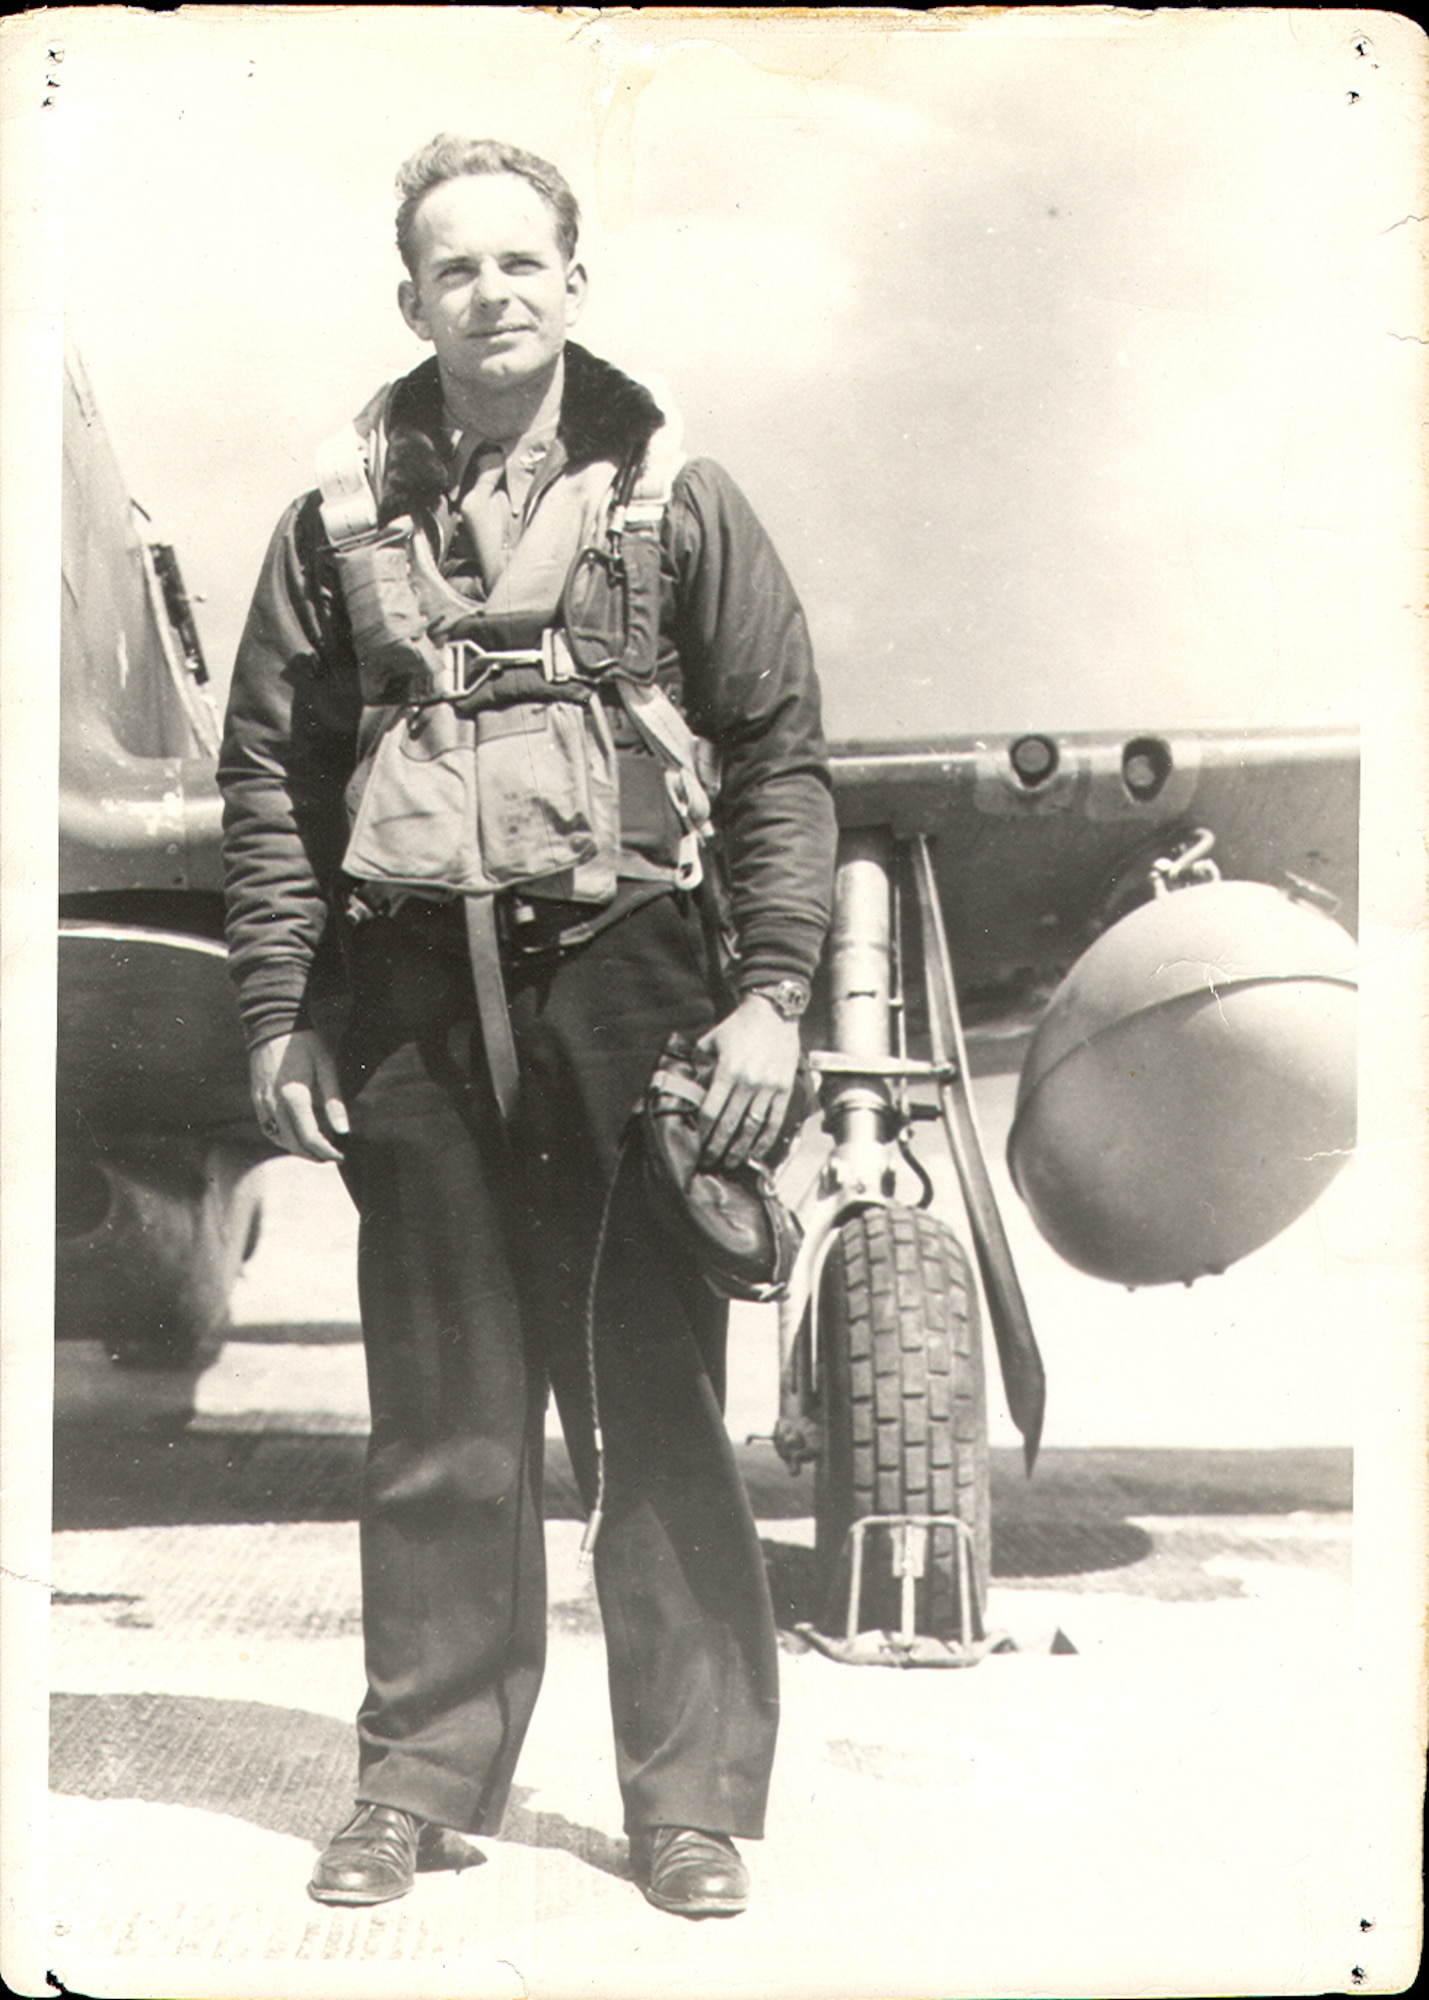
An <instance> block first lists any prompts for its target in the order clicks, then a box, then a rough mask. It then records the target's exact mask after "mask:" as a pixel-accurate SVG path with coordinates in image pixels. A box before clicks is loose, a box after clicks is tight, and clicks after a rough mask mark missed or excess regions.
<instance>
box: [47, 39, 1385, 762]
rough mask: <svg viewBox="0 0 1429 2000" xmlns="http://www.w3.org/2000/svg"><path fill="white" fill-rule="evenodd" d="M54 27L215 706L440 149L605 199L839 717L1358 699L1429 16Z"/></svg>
mask: <svg viewBox="0 0 1429 2000" xmlns="http://www.w3.org/2000/svg"><path fill="white" fill-rule="evenodd" d="M53 19H54V28H53V34H54V36H55V37H56V38H60V39H62V41H63V45H64V51H65V53H64V60H63V64H62V65H61V66H60V67H59V70H58V74H59V76H60V79H61V81H60V85H59V87H58V89H57V91H56V92H55V96H56V100H57V101H56V104H55V106H54V107H53V109H54V110H55V111H56V113H57V114H58V116H59V117H60V118H61V119H62V120H63V121H64V122H63V125H62V127H61V131H62V134H63V138H62V145H61V148H60V158H61V160H62V163H63V189H62V193H61V194H60V196H59V198H58V199H57V201H56V207H55V211H54V214H53V218H52V221H53V222H54V223H57V224H58V225H59V226H62V228H63V232H64V253H63V254H64V270H65V312H66V323H67V328H68V331H69V333H70V335H71V336H72V338H73V339H74V340H75V342H76V344H77V345H78V346H79V348H80V350H81V352H82V355H83V357H84V360H85V363H86V365H87V367H88V370H89V373H90V376H91V379H92V382H93V385H94V388H95V392H96V395H97V398H98V402H99V406H100V408H101V410H102V411H103V413H104V416H105V420H106V422H107V424H108V427H109V430H110V433H111V436H112V439H113V442H114V445H115V447H116V450H117V452H118V454H119V458H120V462H121V465H122V467H123V470H124V474H125V477H126V479H127V481H128V483H129V485H130V487H131V489H132V491H133V492H134V493H135V495H136V497H137V498H138V499H139V500H140V501H141V502H142V503H143V505H144V507H145V508H146V509H147V510H148V512H149V513H150V515H151V516H152V517H153V519H154V522H155V525H156V531H157V532H158V533H159V534H160V535H162V536H163V537H164V538H165V539H168V540H171V541H172V542H174V543H175V545H176V546H177V548H178V552H179V556H180V560H181V562H182V564H183V567H184V571H185V574H186V577H187V580H188V583H189V585H190V588H191V590H192V591H193V592H194V593H195V594H196V595H197V596H198V598H199V599H200V602H199V606H198V618H199V626H200V631H201V635H202V637H203V640H204V643H205V646H206V649H207V651H208V654H209V656H210V660H211V664H212V666H213V669H214V673H215V677H216V679H217V680H218V682H219V684H220V686H221V685H223V684H224V683H225V682H226V679H227V675H228V671H229V667H230V665H231V660H232V655H233V650H234V647H235V645H236V642H237V638H238V634H239V631H240V629H241V624H242V619H243V615H244V611H245V609H246V603H247V598H248V594H249V591H250V590H251V586H252V580H253V578H254V576H255V574H256V571H257V568H258V564H259V562H260V559H261V556H262V552H263V548H264V546H265V543H266V541H267V538H268V535H269V533H270V532H271V528H272V526H273V523H274V521H275V520H276V518H277V516H278V514H279V512H280V511H281V509H282V508H283V506H284V505H285V503H286V502H287V500H288V499H289V498H291V497H292V496H293V495H294V494H295V493H297V492H299V491H301V490H303V489H304V488H305V487H306V486H307V485H309V484H310V483H311V479H312V474H311V465H312V456H313V453H314V451H315V449H316V447H317V446H318V445H319V444H320V443H321V442H322V440H323V439H324V438H325V437H327V436H328V435H329V434H330V433H331V432H332V431H334V430H335V429H337V428H338V427H339V426H340V425H341V424H343V423H344V422H345V421H346V420H347V419H348V418H349V417H350V416H351V415H352V414H354V413H355V412H356V410H357V409H359V408H360V407H361V406H362V404H363V403H365V401H366V400H367V398H368V396H369V395H370V394H371V392H372V390H373V389H374V388H375V387H376V386H377V385H378V384H379V383H380V382H382V381H384V380H386V379H389V378H390V377H391V376H393V375H395V374H397V373H400V372H402V371H403V370H405V369H407V368H408V367H410V366H412V365H414V364H415V363H416V362H417V361H418V360H419V359H420V358H421V356H422V352H423V350H422V349H421V347H420V345H419V343H417V341H416V340H415V339H414V337H413V336H412V335H411V334H409V333H408V332H407V330H406V329H405V328H404V327H403V325H402V324H401V321H400V319H399V318H398V315H397V311H396V307H395V303H394V295H395V288H396V283H397V280H398V277H399V275H400V272H399V267H398V264H397V259H396V254H395V250H394V248H393V244H392V234H391V230H392V212H393V196H392V181H393V176H394V173H395V170H396V168H397V166H398V164H399V163H400V161H401V160H402V159H403V158H404V157H405V156H406V155H407V154H408V153H409V152H411V151H413V150H414V149H415V148H416V147H417V146H419V145H420V144H421V143H423V142H424V141H425V140H426V139H427V138H428V137H430V136H431V134H432V133H433V132H435V131H437V130H440V129H448V130H457V131H466V132H470V133H473V134H479V135H484V134H493V135H498V136H502V137H506V138H509V139H512V140H515V141H516V142H518V143H520V144H522V145H526V146H529V147H531V148H533V149H534V150H536V151H538V152H541V153H543V154H546V155H548V156H550V157H552V158H554V159H555V160H556V161H558V162H559V163H560V164H561V165H562V167H563V168H564V170H565V171H566V172H567V174H568V175H569V177H570V178H571V180H572V182H573V184H574V186H575V188H576V191H577V193H578V195H579V197H580V199H581V202H582V207H583V211H584V214H585V231H584V236H583V252H584V255H585V258H586V261H587V265H588V268H589V271H590V276H591V283H592V294H591V302H590V305H589V307H588V309H587V313H586V317H585V319H584V321H583V323H582V326H581V328H580V331H579V336H578V337H580V338H581V339H583V340H585V341H586V342H587V344H589V345H590V346H592V347H593V348H595V349H596V350H597V351H599V352H602V353H604V354H606V355H608V356H609V357H610V358H611V359H613V360H615V361H617V362H619V363H621V364H622V365H624V366H628V367H630V368H632V369H633V370H634V371H635V372H639V373H642V374H643V375H645V376H646V378H647V379H649V378H650V377H651V376H652V375H653V376H654V377H655V378H656V379H657V380H658V382H659V383H660V385H661V387H662V389H663V391H664V393H665V394H666V395H667V396H670V397H672V398H673V400H674V402H675V403H676V404H677V406H678V408H679V410H680V413H681V416H682V418H683V422H684V428H685V435H686V443H687V448H688V449H689V450H691V451H692V452H702V453H708V454H709V455H711V456H713V457H716V458H718V459H720V460H721V461H722V462H723V463H724V464H726V465H727V466H728V468H729V469H730V470H731V471H732V472H733V474H734V475H735V477H736V478H737V479H738V480H739V482H740V483H741V484H742V485H743V486H744V487H745V489H746V491H747V492H748V493H749V495H750V497H751V499H752V500H753V502H754V504H755V506H756V508H757V510H758V512H759V513H760V515H761V517H762V518H763V519H764V521H765V523H766V525H767V526H768V527H769V529H770V530H771V532H772V534H773V535H774V538H775V541H776V543H777V545H778V547H779V549H780V551H781V554H782V555H783V558H784V560H785V562H786V564H787V566H788V568H789V569H790V571H791V573H792V575H793V577H794V580H795V583H796V585H797V586H798V588H799V591H800V593H801V596H802V597H803V599H804V602H805V606H806V609H807V611H808V615H809V620H810V624H811V627H812V630H813V634H814V638H815V644H816V650H817V654H818V658H819V662H820V667H821V672H822V676H823V680H824V685H825V692H826V713H827V718H828V722H829V726H830V731H831V733H832V734H833V735H835V736H837V737H850V736H852V737H858V738H873V739H888V738H896V739H906V738H909V737H919V736H927V735H929V734H937V733H959V734H961V733H966V732H975V731H979V730H987V731H995V730H1006V729H1014V730H1015V729H1024V728H1047V729H1064V728H1071V727H1089V728H1130V727H1138V728H1144V727H1162V728H1171V727H1177V726H1185V725H1190V724H1195V723H1237V724H1239V723H1255V724H1270V725H1280V726H1294V725H1300V724H1305V723H1323V722H1332V721H1333V722H1346V721H1354V720H1355V719H1356V718H1357V717H1358V715H1359V713H1360V710H1361V706H1362V699H1363V682H1364V679H1365V676H1366V674H1367V673H1368V674H1371V675H1372V674H1373V673H1374V671H1375V670H1376V661H1377V658H1378V654H1379V651H1380V650H1381V648H1380V639H1381V633H1380V626H1379V623H1378V622H1377V621H1378V619H1379V617H1380V614H1381V611H1382V608H1383V607H1382V606H1381V605H1380V604H1379V603H1378V601H1377V600H1376V598H1375V595H1374V593H1375V591H1376V589H1377V588H1378V587H1379V581H1380V580H1381V579H1382V574H1383V568H1384V557H1383V550H1384V546H1385V542H1386V537H1387V538H1388V541H1389V543H1391V544H1395V545H1397V544H1399V543H1401V542H1405V541H1408V542H1411V543H1412V542H1413V540H1414V539H1415V537H1416V536H1418V535H1419V534H1420V524H1419V522H1418V521H1417V520H1416V519H1414V518H1412V508H1411V507H1410V505H1409V503H1408V501H1407V499H1406V498H1404V497H1403V496H1402V494H1401V492H1399V491H1396V487H1395V481H1396V478H1400V477H1401V475H1402V466H1401V465H1400V464H1399V461H1398V460H1395V458H1394V454H1395V449H1396V446H1395V439H1396V437H1397V436H1400V435H1407V434H1408V432H1409V430H1410V428H1411V427H1412V419H1413V416H1414V413H1415V409H1416V402H1415V398H1416V396H1417V395H1418V393H1419V386H1420V384H1421V382H1422V355H1423V349H1422V346H1416V345H1415V343H1414V342H1413V341H1412V340H1411V339H1410V338H1408V337H1407V336H1410V335H1412V334H1413V333H1415V332H1417V331H1419V322H1418V319H1417V317H1416V314H1415V311H1414V307H1415V294H1414V290H1413V284H1412V282H1410V281H1409V279H1408V278H1407V276H1406V273H1407V272H1408V271H1409V264H1408V263H1406V261H1405V260H1406V259H1410V260H1411V261H1412V260H1413V259H1414V257H1415V256H1416V255H1417V251H1416V237H1417V236H1418V235H1422V230H1421V229H1418V228H1417V226H1416V225H1413V224H1411V223H1406V222H1405V221H1404V218H1405V217H1406V216H1408V215H1409V214H1410V213H1411V212H1412V211H1414V210H1415V209H1416V207H1417V209H1418V210H1419V211H1420V212H1421V213H1422V211H1423V209H1424V207H1425V204H1424V203H1423V202H1422V201H1418V200H1417V197H1416V194H1415V189H1416V187H1417V185H1418V179H1417V177H1418V176H1422V170H1423V169H1422V157H1423V155H1422V130H1421V129H1420V128H1419V127H1418V126H1416V124H1415V123H1414V121H1413V120H1411V119H1409V118H1408V117H1407V116H1406V115H1405V91H1406V88H1409V89H1412V88H1413V86H1414V84H1415V83H1417V82H1418V80H1419V77H1420V75H1421V74H1422V61H1423V58H1422V50H1421V47H1420V46H1419V44H1418V43H1417V40H1416V37H1415V31H1414V30H1412V29H1411V28H1410V27H1409V24H1408V23H1406V22H1403V21H1398V22H1396V21H1395V19H1394V18H1393V17H1390V16H1377V15H1366V14H1356V15H1350V14H1330V13H1325V14H1320V13H1311V12H1297V13H1293V14H1291V13H1282V12H1279V11H1278V10H1271V11H1270V12H1268V13H1260V14H1242V13H1234V12H1206V13H1194V14H1193V13H1185V14H1183V13H1155V14H1149V15H1142V14H1135V13H1132V12H1129V11H1127V12H1120V13H1117V12H1109V13H1098V12H1094V11H1090V10H1089V11H1087V12H1085V13H1083V12H1082V11H1081V10H1057V11H1056V12H1054V13H1051V14H1044V13H1039V12H1037V11H1035V10H1031V9H1027V10H1013V11H1012V12H1011V13H1004V14H1000V15H998V14H989V15H986V16H981V15H972V14H970V15H965V16H938V17H934V16H922V15H897V14H894V13H891V12H882V13H878V14H875V15H867V14H866V15H864V16H862V17H858V16H855V17H853V18H852V19H851V20H845V21H842V22H840V21H827V20H820V19H812V18H799V17H797V16H782V17H781V16H778V15H765V16H760V15H758V14H756V13H754V12H751V13H749V14H748V15H745V16H740V17H728V18H723V19H722V18H720V17H718V16H716V15H713V14H710V13H698V14H691V15H688V16H680V15H678V14H676V13H674V12H673V11H666V12H656V13H649V12H634V13H627V14H619V13H615V12H606V13H581V12H564V13H562V14H559V15H557V14H552V13H535V12H525V11H522V10H517V9H484V8H466V9H463V8H451V9H421V8H408V9H394V10H386V9H359V10H356V11H354V12H351V13H346V12H343V11H341V10H335V9H324V8H319V9H314V10H291V11H290V10H286V9H281V8H251V9H249V8H217V9H203V8H199V9H188V8H184V9H181V10H180V11H179V12H178V13H177V14H158V15H154V14H148V13H144V12H140V11H137V10H126V9H98V10H76V11H73V12H71V11H68V10H66V11H64V12H61V13H57V14H56V15H55V16H54V17H53ZM1371 30H1372V32H1371ZM1359 44H1363V45H1364V46H1362V47H1361V46H1358V45H1359ZM1416 65H1418V66H1419V67H1418V69H1416ZM1396 225H1400V226H1399V227H1396ZM1386 453H1387V454H1388V460H1385V458H1384V454H1386ZM1391 461H1392V462H1391ZM1386 463H1387V464H1388V465H1389V476H1388V477H1387V478H1380V477H1378V476H1377V471H1376V468H1377V467H1378V468H1380V470H1383V466H1384V464H1386ZM1401 484H1402V481H1401ZM1375 550H1378V551H1379V554H1378V556H1375V555H1374V551H1375Z"/></svg>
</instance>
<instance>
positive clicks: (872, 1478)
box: [814, 1207, 992, 1639]
mask: <svg viewBox="0 0 1429 2000" xmlns="http://www.w3.org/2000/svg"><path fill="white" fill-rule="evenodd" d="M819 1329H820V1333H819V1349H820V1364H819V1379H820V1383H821V1401H822V1417H823V1431H824V1450H823V1455H822V1457H821V1458H820V1460H819V1462H818V1465H817V1468H816V1474H815V1499H814V1508H815V1531H816V1538H815V1550H816V1557H817V1562H818V1568H819V1572H820V1584H821V1591H822V1597H823V1615H822V1617H821V1619H820V1624H821V1626H822V1628H823V1629H824V1630H826V1631H828V1632H830V1633H842V1632H843V1631H844V1629H845V1625H846V1621H847V1616H848V1589H849V1574H848V1555H847V1535H848V1529H849V1527H850V1525H851V1524H852V1523H853V1522H854V1521H856V1520H858V1519H859V1518H860V1517H861V1516H862V1515H865V1514H896V1513H910V1514H953V1515H955V1516H956V1517H957V1518H958V1519H959V1520H961V1521H965V1522H966V1523H967V1525H968V1527H969V1528H970V1529H971V1530H972V1537H973V1547H972V1550H971V1556H972V1563H971V1576H972V1598H973V1602H972V1606H971V1612H972V1615H971V1619H970V1621H969V1624H970V1633H971V1636H972V1637H973V1638H982V1637H983V1636H984V1609H985V1606H986V1602H987V1580H988V1573H989V1569H990V1566H991V1539H992V1522H991V1508H990V1503H989V1486H988V1449H987V1397H986V1387H985V1383H984V1376H983V1353H982V1338H981V1329H980V1324H979V1316H978V1305H977V1293H976V1291H975V1289H974V1287H973V1284H972V1281H971V1275H970V1273H969V1270H968V1262H967V1258H966V1256H965V1254H964V1252H963V1248H962V1245H961V1244H960V1243H959V1241H958V1239H957V1237H956V1236H955V1235H954V1233H953V1231H952V1230H951V1229H950V1228H949V1227H948V1226H947V1224H946V1223H944V1222H942V1221H940V1220H939V1219H938V1217H936V1216H934V1215H928V1214H925V1213H923V1212H921V1211H919V1210H916V1209H908V1208H897V1207H891V1208H870V1209H866V1210H864V1211H863V1212H862V1213H860V1214H858V1215H855V1216H852V1217H850V1218H849V1220H848V1221H846V1222H845V1223H844V1224H843V1226H842V1227H841V1228H840V1230H839V1232H838V1235H837V1237H836V1239H835V1241H834V1244H833V1247H832V1249H831V1250H830V1252H829V1256H828V1260H827V1262H826V1263H825V1265H824V1271H823V1277H822V1281H821V1284H820V1290H819ZM957 1539H958V1537H957V1536H956V1534H955V1532H954V1531H953V1530H951V1529H947V1528H944V1529H937V1528H935V1529H933V1530H932V1531H931V1532H930V1537H929V1544H928V1549H927V1559H926V1565H925V1574H924V1576H923V1577H922V1579H921V1580H920V1581H919V1582H918V1585H917V1588H916V1595H915V1607H916V1612H917V1626H918V1630H919V1631H920V1632H924V1633H931V1634H932V1635H933V1636H935V1637H937V1638H943V1639H947V1638H957V1637H958V1636H959V1634H960V1629H961V1625H960V1616H959V1612H960V1606H959V1583H958V1560H957V1549H956V1541H957ZM889 1543H890V1536H889V1532H888V1531H887V1530H886V1529H878V1530H872V1531H870V1532H869V1533H868V1535H867V1536H866V1538H865V1551H864V1574H863V1588H862V1599H861V1605H860V1628H861V1629H874V1628H878V1629H883V1630H890V1631H896V1630H897V1629H898V1626H899V1624H900V1618H901V1610H900V1584H899V1581H898V1579H897V1578H896V1577H895V1576H894V1575H893V1574H892V1563H891V1560H890V1547H889Z"/></svg>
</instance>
